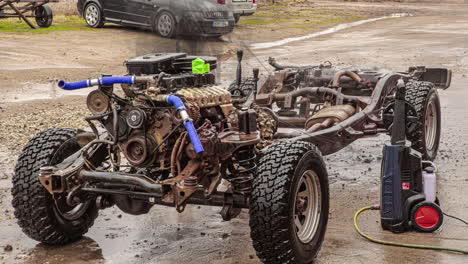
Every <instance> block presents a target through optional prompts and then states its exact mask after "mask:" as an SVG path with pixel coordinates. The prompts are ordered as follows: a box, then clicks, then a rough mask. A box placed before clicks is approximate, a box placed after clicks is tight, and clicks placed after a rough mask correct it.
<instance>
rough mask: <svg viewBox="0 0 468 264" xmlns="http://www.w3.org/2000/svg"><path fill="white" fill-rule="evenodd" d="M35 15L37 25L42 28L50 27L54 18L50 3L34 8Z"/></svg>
mask: <svg viewBox="0 0 468 264" xmlns="http://www.w3.org/2000/svg"><path fill="white" fill-rule="evenodd" d="M34 16H35V18H36V23H37V25H38V26H39V27H42V28H48V27H50V25H52V21H53V20H54V16H53V15H52V9H51V8H50V7H49V6H48V5H42V6H39V7H36V8H34Z"/></svg>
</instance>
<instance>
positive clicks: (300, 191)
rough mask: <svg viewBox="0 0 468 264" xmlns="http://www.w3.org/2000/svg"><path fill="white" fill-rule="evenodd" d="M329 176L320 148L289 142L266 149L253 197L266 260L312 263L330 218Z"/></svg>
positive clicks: (254, 231) (254, 228) (253, 223)
mask: <svg viewBox="0 0 468 264" xmlns="http://www.w3.org/2000/svg"><path fill="white" fill-rule="evenodd" d="M328 207H329V191H328V175H327V171H326V168H325V163H324V161H323V159H322V155H321V153H320V151H319V150H318V149H317V148H316V147H315V146H314V145H312V144H310V143H307V142H301V141H296V142H291V141H285V142H280V143H276V144H273V145H271V146H269V147H268V148H266V149H265V150H264V155H263V157H262V158H261V159H260V162H259V167H258V175H257V177H256V178H255V180H254V183H253V192H252V195H251V201H250V228H251V238H252V240H253V246H254V248H255V250H256V251H257V255H258V257H259V258H260V259H261V260H262V262H264V263H310V262H312V261H313V260H314V258H315V257H316V255H317V253H318V252H319V250H320V247H321V245H322V241H323V238H324V235H325V230H326V227H327V222H328Z"/></svg>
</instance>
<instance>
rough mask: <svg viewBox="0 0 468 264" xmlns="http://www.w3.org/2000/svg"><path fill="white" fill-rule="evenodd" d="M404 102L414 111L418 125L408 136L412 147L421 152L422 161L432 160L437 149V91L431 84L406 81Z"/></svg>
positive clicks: (438, 119) (438, 130)
mask: <svg viewBox="0 0 468 264" xmlns="http://www.w3.org/2000/svg"><path fill="white" fill-rule="evenodd" d="M405 99H406V101H407V102H408V103H410V104H411V105H412V106H413V107H414V109H415V110H416V113H417V117H418V121H419V122H418V123H417V124H416V127H415V128H414V129H412V132H411V133H409V134H408V140H409V141H411V143H412V144H413V145H412V147H413V148H414V149H416V150H417V151H419V152H421V154H422V155H423V159H425V160H431V161H432V160H434V159H435V158H436V156H437V150H438V149H439V141H440V130H441V115H440V99H439V94H438V93H437V89H436V88H435V87H434V84H433V83H431V82H421V81H408V82H407V83H406V98H405Z"/></svg>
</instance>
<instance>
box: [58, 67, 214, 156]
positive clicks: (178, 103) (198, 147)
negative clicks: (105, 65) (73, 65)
mask: <svg viewBox="0 0 468 264" xmlns="http://www.w3.org/2000/svg"><path fill="white" fill-rule="evenodd" d="M135 81H136V77H135V76H115V77H102V78H97V79H89V80H83V81H79V82H71V83H67V82H65V81H63V80H62V81H59V82H58V84H57V85H58V87H60V88H62V89H65V90H76V89H81V88H86V87H91V86H94V85H109V84H114V83H128V84H134V83H135ZM166 101H167V102H168V103H170V104H172V105H173V106H174V107H175V108H176V109H177V111H178V112H179V114H180V116H181V117H182V120H183V122H184V126H185V129H186V130H187V133H188V135H189V137H190V141H191V142H192V145H193V148H194V150H195V152H196V153H197V154H199V153H202V152H204V151H205V150H204V149H203V146H202V144H201V142H200V138H199V137H198V134H197V130H196V129H195V127H194V126H193V122H192V119H191V118H190V116H189V114H188V113H187V108H185V105H184V103H183V102H182V100H181V99H180V98H179V97H177V96H175V95H169V96H167V97H166Z"/></svg>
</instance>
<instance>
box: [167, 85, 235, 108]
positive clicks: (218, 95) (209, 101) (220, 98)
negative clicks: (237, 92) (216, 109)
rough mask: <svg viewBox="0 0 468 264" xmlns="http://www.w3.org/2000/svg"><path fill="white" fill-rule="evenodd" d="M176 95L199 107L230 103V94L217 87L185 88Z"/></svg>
mask: <svg viewBox="0 0 468 264" xmlns="http://www.w3.org/2000/svg"><path fill="white" fill-rule="evenodd" d="M176 94H179V95H183V96H184V97H185V98H187V99H188V100H189V101H191V102H194V103H196V104H197V105H198V106H199V107H210V106H218V105H223V104H231V103H232V98H231V93H230V92H229V91H228V90H225V89H223V88H221V87H217V86H209V87H202V88H187V89H182V90H179V91H177V93H176Z"/></svg>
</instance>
